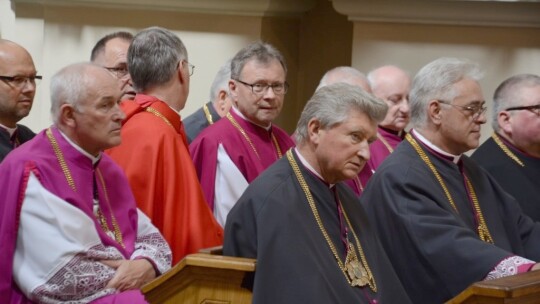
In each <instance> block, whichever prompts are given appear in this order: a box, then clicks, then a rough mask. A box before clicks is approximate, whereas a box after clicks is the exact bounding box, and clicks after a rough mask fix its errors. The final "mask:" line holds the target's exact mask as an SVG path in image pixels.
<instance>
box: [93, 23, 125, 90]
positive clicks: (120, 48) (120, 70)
mask: <svg viewBox="0 0 540 304" xmlns="http://www.w3.org/2000/svg"><path fill="white" fill-rule="evenodd" d="M131 40H133V35H132V34H131V33H128V32H114V33H111V34H108V35H106V36H104V37H103V38H101V39H100V40H99V41H98V42H96V45H94V48H92V53H91V54H90V60H91V61H92V62H93V63H95V64H97V65H100V66H102V67H104V68H106V69H107V70H108V71H109V72H111V73H112V74H113V75H114V77H116V78H117V79H119V80H120V82H121V88H122V100H124V99H133V98H135V91H134V90H133V84H132V82H131V77H130V75H129V71H128V67H127V52H128V48H129V44H130V43H131Z"/></svg>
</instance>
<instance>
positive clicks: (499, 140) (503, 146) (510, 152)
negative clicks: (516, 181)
mask: <svg viewBox="0 0 540 304" xmlns="http://www.w3.org/2000/svg"><path fill="white" fill-rule="evenodd" d="M491 137H493V140H494V141H495V143H496V144H497V145H498V146H499V148H501V149H502V150H503V152H504V154H506V155H507V156H508V157H510V158H511V159H512V160H514V161H515V162H516V163H517V164H518V165H520V166H521V167H525V164H524V163H523V162H522V161H521V160H520V159H519V158H518V157H517V155H515V154H514V153H513V152H512V151H510V149H508V147H507V146H506V145H505V144H504V143H503V142H502V140H501V139H500V138H499V135H497V133H493V135H491Z"/></svg>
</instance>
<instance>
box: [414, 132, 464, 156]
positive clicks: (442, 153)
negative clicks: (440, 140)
mask: <svg viewBox="0 0 540 304" xmlns="http://www.w3.org/2000/svg"><path fill="white" fill-rule="evenodd" d="M411 133H412V134H414V137H416V138H417V139H418V140H419V141H421V142H422V143H423V144H424V145H426V146H427V147H428V148H429V149H430V150H432V151H433V152H435V153H436V154H437V155H439V156H442V157H443V158H445V159H448V160H450V161H452V162H453V163H454V164H457V163H458V162H459V160H460V159H461V154H460V155H454V154H450V153H448V152H446V151H443V150H442V149H441V148H439V147H437V146H436V145H435V144H433V143H432V142H430V141H429V140H428V139H427V138H425V137H424V136H422V134H420V133H419V132H418V131H416V130H414V129H411Z"/></svg>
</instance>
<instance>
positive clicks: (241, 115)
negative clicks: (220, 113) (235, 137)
mask: <svg viewBox="0 0 540 304" xmlns="http://www.w3.org/2000/svg"><path fill="white" fill-rule="evenodd" d="M232 109H233V111H234V113H236V115H238V116H240V117H242V119H243V120H247V121H249V122H251V123H252V124H254V125H257V126H259V127H261V128H263V129H265V130H266V131H270V128H272V123H270V125H269V126H268V127H263V126H261V125H259V124H256V123H254V122H253V121H251V120H249V119H247V118H246V117H245V116H244V114H242V113H241V112H240V110H238V109H237V108H236V107H235V106H234V105H233V106H232Z"/></svg>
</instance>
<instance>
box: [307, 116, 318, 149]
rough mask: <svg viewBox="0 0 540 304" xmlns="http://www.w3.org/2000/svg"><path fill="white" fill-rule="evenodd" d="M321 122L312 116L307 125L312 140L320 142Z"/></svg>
mask: <svg viewBox="0 0 540 304" xmlns="http://www.w3.org/2000/svg"><path fill="white" fill-rule="evenodd" d="M321 131H322V128H321V122H320V121H319V120H318V119H317V118H312V119H311V120H310V121H309V122H308V125H307V133H308V137H309V139H310V141H311V142H313V143H315V144H318V143H319V138H320V136H321Z"/></svg>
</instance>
